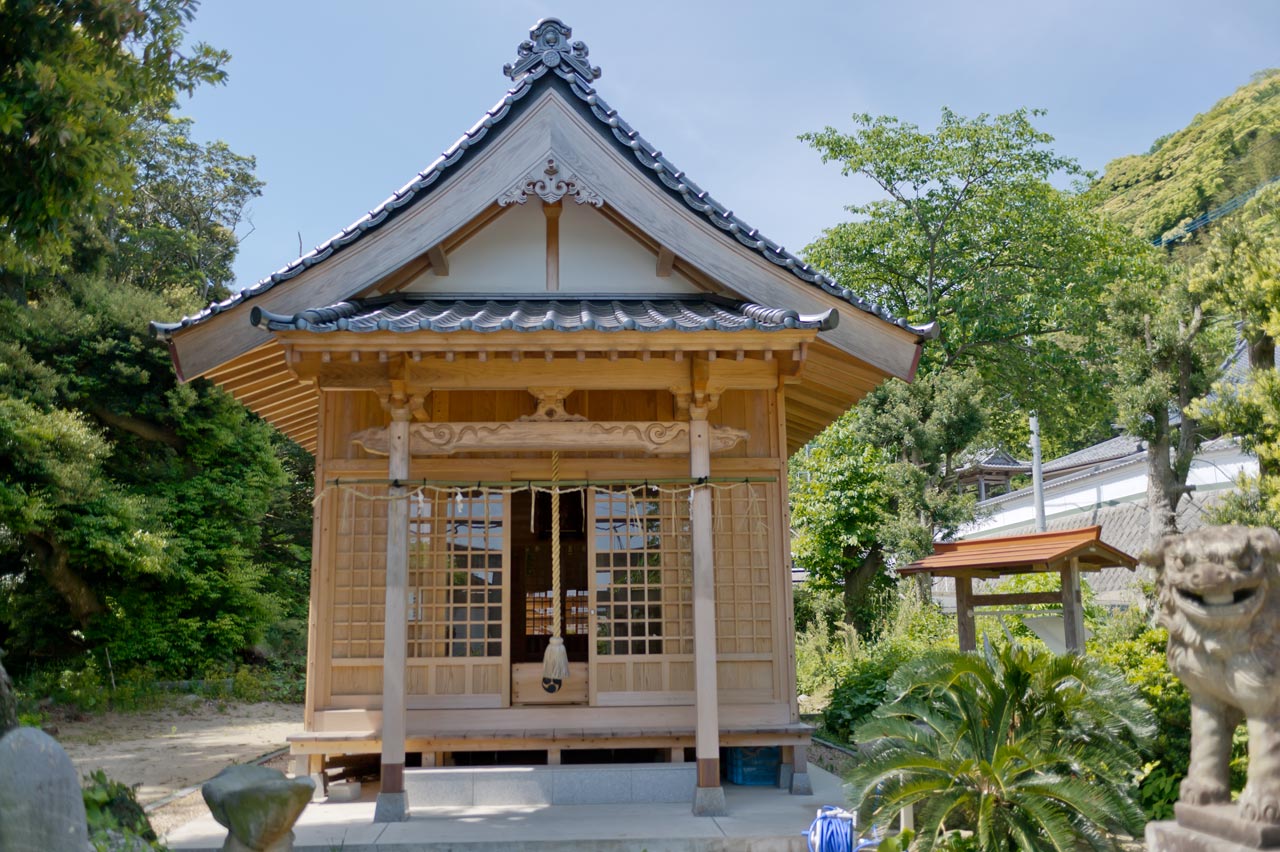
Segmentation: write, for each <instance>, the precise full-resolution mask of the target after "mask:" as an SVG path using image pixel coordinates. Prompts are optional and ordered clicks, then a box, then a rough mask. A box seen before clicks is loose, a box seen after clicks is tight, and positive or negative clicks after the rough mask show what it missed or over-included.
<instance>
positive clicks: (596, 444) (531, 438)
mask: <svg viewBox="0 0 1280 852" xmlns="http://www.w3.org/2000/svg"><path fill="white" fill-rule="evenodd" d="M747 437H748V433H747V432H745V431H744V430H742V429H733V428H730V427H727V426H713V427H712V428H711V451H712V452H713V453H718V452H724V451H725V450H728V449H732V448H733V447H735V446H737V445H738V444H739V443H741V442H742V441H744V440H746V438H747ZM351 440H352V443H355V444H359V445H360V446H361V447H363V448H364V449H365V450H367V451H368V452H371V453H374V454H375V455H386V454H387V446H388V441H387V430H386V429H385V428H373V429H365V430H363V431H361V432H357V433H356V434H355V436H354V437H353V438H352V439H351ZM531 450H544V451H551V450H567V451H575V452H584V451H600V452H642V453H648V454H649V455H655V456H680V455H686V454H687V453H688V452H689V424H688V423H680V422H674V421H654V420H637V421H627V420H619V421H523V422H519V421H518V422H514V423H415V424H414V425H413V426H411V427H410V430H409V451H410V452H411V453H412V454H413V455H415V456H447V455H452V454H454V453H490V452H528V451H531Z"/></svg>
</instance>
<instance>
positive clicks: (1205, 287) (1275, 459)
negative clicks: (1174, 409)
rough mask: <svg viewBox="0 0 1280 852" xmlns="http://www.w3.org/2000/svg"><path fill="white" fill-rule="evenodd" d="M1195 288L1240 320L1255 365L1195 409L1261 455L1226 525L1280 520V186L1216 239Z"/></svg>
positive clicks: (1232, 502)
mask: <svg viewBox="0 0 1280 852" xmlns="http://www.w3.org/2000/svg"><path fill="white" fill-rule="evenodd" d="M1191 283H1192V288H1193V289H1194V290H1195V291H1196V292H1198V293H1201V294H1203V296H1204V297H1205V298H1206V300H1207V301H1208V302H1209V303H1210V304H1211V305H1213V306H1214V307H1216V308H1217V309H1218V310H1219V311H1220V312H1222V313H1223V314H1224V315H1225V316H1226V317H1227V318H1230V319H1232V320H1234V322H1235V326H1236V328H1237V329H1238V331H1239V334H1240V340H1241V344H1242V345H1243V346H1244V347H1245V351H1246V353H1247V359H1248V365H1247V370H1246V371H1245V372H1244V374H1243V375H1238V374H1236V373H1235V372H1234V371H1232V372H1229V373H1228V374H1227V375H1226V376H1224V377H1222V378H1221V379H1219V381H1217V382H1216V383H1215V384H1214V386H1213V389H1212V393H1211V394H1210V395H1209V396H1208V397H1207V398H1205V399H1202V400H1201V401H1200V402H1199V403H1197V404H1196V405H1195V406H1194V411H1195V414H1196V415H1197V416H1199V417H1201V418H1203V419H1204V421H1205V423H1206V424H1207V425H1208V426H1209V427H1210V428H1212V429H1214V430H1216V431H1218V432H1220V433H1222V434H1227V435H1234V436H1236V437H1237V438H1238V439H1239V440H1240V443H1241V445H1242V446H1243V447H1244V448H1245V449H1246V450H1250V451H1252V452H1253V453H1255V454H1256V455H1257V457H1258V476H1257V477H1249V478H1246V479H1245V481H1243V482H1242V483H1241V485H1242V487H1241V488H1240V489H1239V490H1238V491H1237V492H1236V493H1233V494H1231V495H1228V496H1227V498H1226V499H1225V500H1224V501H1223V504H1222V505H1221V506H1220V507H1218V509H1219V513H1220V515H1221V517H1220V521H1221V522H1224V523H1225V522H1236V523H1246V524H1247V523H1261V524H1268V525H1272V526H1274V525H1275V524H1276V523H1277V522H1280V376H1278V375H1277V373H1276V369H1275V358H1276V336H1277V335H1280V187H1274V186H1273V187H1271V188H1269V189H1267V190H1264V191H1263V192H1261V193H1259V194H1258V196H1257V197H1256V198H1254V199H1253V200H1252V201H1250V202H1249V203H1248V204H1247V205H1246V206H1245V207H1244V208H1243V209H1242V210H1241V211H1240V212H1239V213H1237V214H1234V215H1232V216H1230V217H1228V218H1227V219H1225V220H1223V221H1222V222H1221V223H1220V224H1219V225H1218V226H1217V227H1216V228H1215V229H1214V231H1213V233H1212V234H1211V235H1210V237H1209V239H1208V241H1207V245H1206V247H1205V250H1204V253H1203V255H1202V256H1201V257H1200V258H1199V260H1198V261H1197V263H1196V266H1195V269H1194V271H1193V275H1192V282H1191Z"/></svg>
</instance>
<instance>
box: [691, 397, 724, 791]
mask: <svg viewBox="0 0 1280 852" xmlns="http://www.w3.org/2000/svg"><path fill="white" fill-rule="evenodd" d="M689 475H690V476H691V477H693V478H694V479H698V478H702V477H709V476H710V475H711V426H710V424H708V423H707V409H706V408H705V407H701V406H698V407H690V409H689ZM690 522H691V526H692V532H693V659H694V704H695V709H696V711H697V725H696V727H695V733H694V751H695V752H696V755H697V766H698V786H697V788H696V789H695V790H694V799H693V813H694V814H695V815H697V816H720V815H723V814H724V813H726V808H725V798H724V788H723V787H721V786H720V707H719V695H718V693H717V686H716V578H715V546H714V540H713V537H712V517H711V489H710V488H709V487H708V486H705V485H704V486H701V487H699V486H695V487H694V489H693V506H692V508H691V509H690Z"/></svg>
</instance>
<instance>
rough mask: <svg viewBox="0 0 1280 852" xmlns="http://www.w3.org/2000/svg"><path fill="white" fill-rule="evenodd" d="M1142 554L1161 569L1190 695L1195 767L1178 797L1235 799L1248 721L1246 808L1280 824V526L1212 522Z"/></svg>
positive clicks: (1163, 601) (1174, 645) (1173, 643)
mask: <svg viewBox="0 0 1280 852" xmlns="http://www.w3.org/2000/svg"><path fill="white" fill-rule="evenodd" d="M1143 561H1144V562H1146V563H1147V564H1149V565H1151V566H1152V567H1154V568H1155V569H1156V571H1157V577H1158V587H1159V607H1160V621H1161V623H1162V624H1163V625H1164V626H1165V627H1166V628H1168V630H1169V666H1170V668H1171V669H1172V670H1173V673H1174V674H1176V675H1177V676H1178V677H1179V678H1181V680H1182V682H1183V683H1184V684H1186V687H1187V691H1188V692H1189V693H1190V695H1191V765H1190V767H1189V768H1188V771H1187V778H1186V780H1185V781H1183V782H1182V791H1181V798H1180V801H1182V802H1186V803H1188V804H1192V805H1213V804H1222V803H1227V802H1229V801H1230V800H1231V790H1230V786H1229V778H1228V763H1229V760H1230V756H1231V736H1232V733H1233V732H1234V731H1235V728H1236V726H1237V725H1239V724H1240V722H1241V721H1246V720H1247V722H1248V727H1249V777H1248V782H1247V783H1246V785H1245V788H1244V792H1243V793H1241V795H1240V801H1239V806H1240V808H1239V815H1240V816H1241V817H1243V818H1244V819H1246V820H1249V821H1251V822H1260V823H1280V677H1277V673H1278V672H1280V533H1277V532H1276V531H1275V530H1273V529H1271V528H1269V527H1241V526H1224V527H1206V528H1204V529H1200V530H1197V531H1195V532H1193V533H1190V534H1188V535H1183V536H1169V537H1167V538H1166V539H1165V540H1164V541H1163V542H1162V543H1161V544H1160V546H1159V547H1158V548H1157V549H1156V550H1155V552H1153V553H1149V554H1147V555H1146V557H1144V559H1143Z"/></svg>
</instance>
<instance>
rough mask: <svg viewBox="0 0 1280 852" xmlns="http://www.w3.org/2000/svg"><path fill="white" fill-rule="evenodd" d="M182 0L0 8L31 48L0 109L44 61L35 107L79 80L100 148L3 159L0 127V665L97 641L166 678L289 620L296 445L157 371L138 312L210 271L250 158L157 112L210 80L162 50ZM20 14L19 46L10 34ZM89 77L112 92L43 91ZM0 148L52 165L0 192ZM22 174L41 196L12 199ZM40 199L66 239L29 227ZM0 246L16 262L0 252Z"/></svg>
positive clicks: (27, 665) (215, 288) (300, 532)
mask: <svg viewBox="0 0 1280 852" xmlns="http://www.w3.org/2000/svg"><path fill="white" fill-rule="evenodd" d="M194 8H195V3H194V2H190V0H138V2H128V0H110V2H108V0H96V2H95V0H86V2H75V3H61V4H52V3H43V2H35V0H31V2H20V3H16V4H14V3H11V4H8V5H6V6H3V7H0V24H3V23H6V22H7V23H12V24H13V26H12V28H6V27H4V26H0V54H2V53H3V51H4V50H7V49H8V50H17V49H19V47H20V48H21V50H23V51H28V52H29V53H31V55H32V58H31V62H30V63H28V64H26V65H22V63H19V64H20V65H21V67H19V68H17V69H16V70H15V68H14V67H11V66H9V65H3V63H0V65H3V70H0V125H2V124H3V122H4V119H3V116H4V115H5V110H6V109H7V105H11V104H12V103H13V101H11V100H6V98H9V97H10V96H11V95H12V93H13V92H15V91H19V90H22V87H23V86H24V85H26V84H27V83H28V82H30V81H29V80H27V79H26V78H25V77H24V75H25V74H27V73H28V72H29V71H30V72H31V73H37V72H38V73H39V74H47V73H59V74H65V75H67V76H66V77H65V79H63V78H62V77H60V78H59V80H58V85H57V86H55V87H54V89H55V90H51V91H50V92H46V93H45V94H46V95H47V96H48V98H49V99H50V103H52V102H55V101H57V99H58V98H59V97H62V96H63V95H66V96H67V97H74V98H85V99H88V100H85V101H79V100H77V101H76V105H77V107H82V108H83V110H84V111H85V114H92V115H94V116H97V117H101V118H102V121H103V122H104V124H103V126H102V127H100V128H95V129H94V131H93V132H92V133H90V134H89V136H88V137H85V138H89V137H92V140H93V144H94V145H95V146H97V147H96V148H95V156H96V157H100V158H102V160H103V162H101V163H100V162H97V161H95V162H92V163H90V162H78V161H75V160H74V158H73V159H67V160H63V161H62V162H61V164H60V165H59V163H52V164H51V165H50V164H45V163H36V164H31V163H19V164H16V165H14V167H13V168H12V169H11V168H10V167H9V166H10V163H9V161H8V159H7V158H8V157H9V156H11V155H12V156H16V157H19V159H21V157H22V156H27V155H30V154H31V150H28V149H24V151H25V152H26V153H23V152H17V153H15V152H14V151H12V150H9V149H7V148H6V147H5V146H6V145H9V144H10V143H11V142H12V140H11V138H10V137H9V136H7V135H6V134H9V133H12V132H34V133H38V134H39V133H44V132H45V131H43V130H40V129H39V127H38V126H37V124H32V123H30V122H28V123H27V124H23V125H22V127H25V128H26V130H24V131H13V130H12V128H5V127H2V126H0V163H3V165H4V169H3V175H4V178H3V179H0V221H4V222H5V223H6V227H7V231H6V234H7V237H6V239H8V240H9V242H6V243H4V245H0V269H4V270H5V272H9V273H14V272H15V271H16V272H21V273H22V274H21V278H20V280H17V286H14V281H15V279H12V278H8V279H6V278H4V273H0V279H3V280H0V284H6V285H8V286H5V287H4V294H5V297H4V298H0V643H3V645H4V646H5V647H6V649H7V650H8V651H9V652H10V654H11V655H12V656H11V666H12V667H14V668H15V670H16V671H18V672H20V673H22V672H25V673H35V672H39V671H59V672H61V671H68V672H75V673H83V672H84V671H87V670H88V669H87V668H86V667H85V666H84V665H82V664H81V662H80V661H81V660H82V659H83V658H84V657H85V655H86V653H87V654H88V655H89V656H90V657H91V658H92V660H93V661H95V662H94V664H95V665H97V666H98V668H97V671H98V672H99V673H101V672H103V671H105V670H106V669H105V668H104V667H103V666H102V665H100V663H102V662H103V661H105V660H106V659H107V658H108V655H109V657H110V659H111V660H113V661H114V665H115V668H116V670H117V671H122V670H123V671H128V670H132V669H135V668H144V667H148V666H150V667H152V669H153V671H154V673H155V675H158V676H165V677H183V676H189V675H190V674H192V673H194V672H198V671H199V670H200V669H201V668H202V667H203V666H205V665H206V664H207V663H208V662H209V661H214V662H217V663H226V664H230V663H232V662H233V661H235V660H236V659H250V658H252V657H254V656H257V655H258V654H259V649H260V646H261V644H262V642H263V640H264V638H265V637H266V634H267V633H268V631H269V630H270V629H271V628H272V627H273V626H274V625H276V624H277V622H280V621H287V622H288V623H289V624H290V625H292V626H291V627H290V628H289V631H290V632H292V633H296V625H297V622H298V620H299V619H305V617H306V600H307V597H308V592H309V586H310V583H309V561H310V550H309V543H310V517H311V507H310V498H311V490H312V484H311V476H312V463H311V460H310V458H309V456H307V454H306V453H305V452H304V451H302V450H301V448H299V447H297V446H295V445H293V444H292V443H291V442H289V441H287V440H285V439H283V438H281V437H280V436H279V435H278V434H276V433H275V432H274V431H273V430H272V429H271V428H270V427H268V426H267V425H266V424H265V423H263V422H261V421H260V420H258V419H257V418H256V417H254V416H252V415H250V414H249V413H248V412H247V411H246V410H245V409H244V408H243V407H242V406H241V405H240V404H238V403H237V402H236V401H235V400H233V399H232V398H230V397H229V396H228V395H226V394H225V393H223V392H221V391H219V390H217V389H215V388H214V387H212V386H211V385H209V384H208V383H207V382H204V381H195V382H192V383H190V384H185V385H179V384H178V383H177V381H176V379H175V376H174V372H173V368H172V365H171V363H170V359H169V355H168V353H167V351H166V349H165V347H164V346H163V345H162V344H160V343H159V342H157V341H156V340H154V339H153V338H152V337H151V336H150V334H149V333H148V330H147V328H146V322H147V320H148V319H150V318H154V317H166V316H173V315H174V314H181V313H190V312H192V311H193V310H195V309H198V307H199V306H200V304H201V300H202V299H204V298H206V297H208V296H209V295H212V294H216V293H220V292H221V291H222V289H223V288H224V287H225V286H226V285H227V284H228V283H229V281H230V264H231V261H232V259H233V258H234V254H235V249H236V240H235V229H236V225H237V224H238V222H239V221H240V218H241V216H242V214H243V211H244V205H245V204H246V203H247V202H248V200H249V199H251V198H252V197H253V196H255V195H256V194H257V193H258V192H259V188H260V186H261V183H260V182H259V181H258V180H257V179H256V178H255V177H254V175H253V173H252V166H253V161H252V159H251V158H247V157H242V156H239V155H237V154H235V153H234V152H232V151H230V150H229V149H228V148H227V147H226V146H225V145H224V144H222V143H214V144H211V145H201V144H197V143H195V142H193V141H192V140H191V138H190V132H189V131H190V126H189V123H188V122H185V121H174V120H171V119H169V118H167V117H165V113H166V111H167V110H168V108H169V106H170V104H171V103H172V100H173V94H174V92H175V91H177V90H183V89H189V88H190V87H191V86H193V85H194V84H195V83H197V82H199V81H200V80H205V79H215V78H219V77H220V75H221V72H220V71H219V69H218V66H219V64H220V63H221V61H222V60H223V58H224V57H223V56H222V54H219V53H216V52H214V51H211V50H210V49H209V48H207V47H205V46H203V45H196V46H194V47H192V48H191V49H190V51H189V52H188V53H186V54H184V53H182V52H180V51H179V50H178V48H180V47H181V46H182V45H181V41H182V38H181V37H182V33H183V28H184V27H185V26H186V23H187V22H188V20H189V19H190V15H191V13H192V11H193V10H194ZM23 33H26V34H27V35H28V36H30V37H31V38H30V41H29V42H24V43H23V44H22V45H19V46H17V47H15V46H14V45H13V44H10V41H11V40H13V39H17V38H18V37H19V35H20V34H23ZM122 47H123V48H125V49H124V50H122V49H121V48H122ZM46 48H47V49H48V50H50V51H52V53H50V54H49V55H44V54H40V51H41V50H44V49H46ZM64 48H65V49H66V50H69V51H71V53H69V54H65V55H64V54H61V53H58V51H60V50H63V49H64ZM37 54H39V55H37ZM55 54H56V55H55ZM23 55H24V56H25V55H26V54H23ZM25 61H26V60H22V62H25ZM28 66H29V67H28ZM31 69H36V70H35V71H31ZM41 69H43V70H41ZM50 69H52V70H50ZM90 72H92V73H95V74H99V75H102V77H103V80H104V81H112V80H114V82H113V83H109V84H110V85H112V86H117V85H118V86H119V89H120V90H119V91H116V90H115V89H112V90H111V91H110V92H105V93H104V92H103V91H97V90H93V91H89V90H85V91H79V92H78V93H73V92H71V90H70V89H66V90H65V91H64V89H63V88H58V87H59V86H64V84H65V86H66V87H74V86H76V85H79V83H78V82H77V80H78V78H77V76H76V75H79V74H85V73H90ZM6 75H7V76H6ZM113 75H114V76H113ZM126 77H127V79H126ZM80 82H83V81H80ZM90 88H92V87H90ZM99 96H101V97H99ZM108 96H109V97H108ZM94 97H99V100H98V101H93V98H94ZM103 98H106V100H103ZM24 108H25V107H24ZM117 113H119V114H118V115H117ZM24 115H26V114H25V113H24ZM40 115H43V114H42V113H41V114H37V113H35V112H33V113H30V114H29V115H28V116H27V117H28V118H30V120H31V122H36V121H37V120H38V119H39V118H40ZM77 115H79V113H77V112H76V110H75V109H69V110H68V111H67V112H66V114H65V115H62V116H61V117H60V118H59V119H58V120H62V119H63V118H65V119H66V120H68V121H78V120H79V119H78V118H77ZM46 118H48V116H46ZM23 120H24V121H26V119H23ZM54 130H55V131H56V128H54ZM98 130H101V131H102V132H101V133H98V132H97V131H98ZM31 141H32V142H33V144H34V142H35V141H36V140H31ZM45 141H48V140H47V138H46V139H45ZM80 141H83V140H80V139H79V138H78V137H77V138H76V139H71V140H70V141H68V140H62V141H61V142H58V143H57V145H62V146H63V147H61V148H58V150H59V151H61V152H63V153H66V152H68V151H72V150H73V149H74V146H75V145H77V144H79V142H80ZM50 144H53V143H50ZM66 146H71V147H66ZM32 150H37V151H38V150H40V146H39V145H36V146H35V148H34V149H32ZM69 156H70V155H69ZM106 161H110V162H109V165H110V168H107V166H105V165H103V163H105V162H106ZM135 165H136V166H137V167H138V168H137V169H135ZM20 166H21V167H28V166H29V167H31V168H34V169H45V168H46V166H47V167H48V168H51V169H53V170H54V171H55V172H56V171H57V169H58V168H60V167H65V168H66V173H61V172H59V173H58V174H52V173H51V175H50V176H49V180H50V181H51V183H49V184H48V185H44V184H41V185H39V186H37V185H36V184H37V183H39V182H38V181H37V182H36V183H32V182H28V183H26V184H25V185H24V187H25V188H24V189H22V190H21V191H17V192H16V193H15V194H13V196H12V198H11V197H10V196H9V195H7V194H6V193H8V192H9V190H10V189H12V188H11V187H7V186H5V185H4V180H7V179H9V178H10V177H11V176H13V175H17V174H19V172H20V171H21V169H20ZM104 169H105V170H104ZM135 177H136V182H135V181H134V180H132V179H133V178H135ZM44 192H48V193H53V194H54V195H57V198H56V199H54V200H52V201H50V200H49V199H50V198H53V196H52V195H51V196H49V198H46V197H45V196H43V195H42V196H41V197H40V198H35V196H34V195H33V193H44ZM24 193H25V194H24ZM59 193H61V194H59ZM46 201H48V203H49V204H53V205H54V206H55V207H58V209H59V210H60V211H61V212H59V213H58V215H56V216H54V219H55V220H56V221H59V222H62V223H64V224H65V225H66V229H71V230H74V231H75V235H74V239H73V238H72V236H69V235H68V233H69V232H67V231H66V229H64V232H59V233H58V234H56V235H53V236H52V237H50V234H51V233H52V232H51V231H49V221H51V220H49V219H48V215H49V211H48V210H47V209H43V208H41V207H40V205H41V204H44V203H45V202H46ZM10 204H12V205H14V208H15V209H17V208H19V207H20V208H21V210H19V213H18V214H11V212H10V207H9V205H10ZM63 208H67V209H66V210H64V209H63ZM71 208H74V209H71ZM19 214H21V215H20V216H19ZM22 216H25V217H27V218H25V219H22V218H21V217H22ZM6 217H9V218H6ZM14 217H18V218H14ZM42 217H43V218H42ZM45 237H49V239H50V240H52V241H51V242H50V241H49V240H45ZM73 243H74V247H75V249H76V251H75V253H70V247H71V246H72V244H73ZM46 249H48V250H49V251H46ZM5 252H10V253H11V254H12V253H13V252H17V253H19V254H21V255H22V258H23V263H22V264H20V265H19V266H17V267H15V266H13V265H8V266H6V264H5V262H4V258H5V256H6V255H5ZM296 645H297V643H296V641H294V642H293V646H294V648H295V650H296ZM70 691H71V692H75V690H70ZM76 700H77V701H79V697H78V696H77V698H76Z"/></svg>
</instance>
